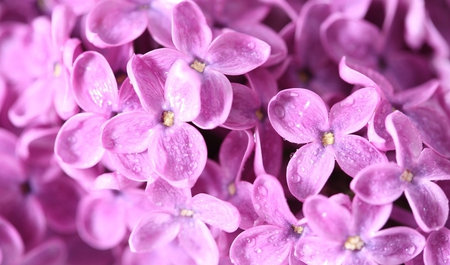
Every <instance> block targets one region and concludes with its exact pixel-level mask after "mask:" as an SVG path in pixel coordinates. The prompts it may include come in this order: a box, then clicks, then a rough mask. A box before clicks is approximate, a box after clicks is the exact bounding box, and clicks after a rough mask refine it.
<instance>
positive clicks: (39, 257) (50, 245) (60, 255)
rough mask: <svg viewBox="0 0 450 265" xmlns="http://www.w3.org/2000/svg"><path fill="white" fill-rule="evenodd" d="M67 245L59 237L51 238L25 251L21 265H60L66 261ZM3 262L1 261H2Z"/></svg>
mask: <svg viewBox="0 0 450 265" xmlns="http://www.w3.org/2000/svg"><path fill="white" fill-rule="evenodd" d="M67 256H68V253H67V246H66V244H65V243H64V241H62V240H61V239H57V238H55V239H51V240H48V241H46V242H44V243H41V244H40V245H39V246H37V247H36V248H34V249H32V250H31V251H29V252H27V254H26V255H25V257H24V258H23V260H22V262H21V263H20V264H21V265H60V264H66V262H67ZM2 264H3V263H2Z"/></svg>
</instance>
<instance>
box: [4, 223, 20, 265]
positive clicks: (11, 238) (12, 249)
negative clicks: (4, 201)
mask: <svg viewBox="0 0 450 265" xmlns="http://www.w3.org/2000/svg"><path fill="white" fill-rule="evenodd" d="M24 252H25V247H24V244H23V241H22V239H21V237H20V234H19V233H18V232H17V230H16V228H15V227H14V226H13V225H11V224H10V223H9V222H8V221H6V220H5V219H3V217H0V253H2V254H3V255H2V257H1V258H0V262H1V264H2V265H3V264H11V265H13V264H18V263H19V260H21V259H22V255H23V254H24Z"/></svg>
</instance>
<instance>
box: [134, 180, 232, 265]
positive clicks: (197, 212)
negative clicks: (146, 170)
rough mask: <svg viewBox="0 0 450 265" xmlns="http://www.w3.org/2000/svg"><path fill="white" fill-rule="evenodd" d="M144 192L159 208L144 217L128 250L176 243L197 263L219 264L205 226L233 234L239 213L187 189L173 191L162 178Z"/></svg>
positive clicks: (144, 249) (224, 203)
mask: <svg viewBox="0 0 450 265" xmlns="http://www.w3.org/2000/svg"><path fill="white" fill-rule="evenodd" d="M146 191H147V192H148V196H149V199H150V200H151V201H152V203H153V204H154V205H156V206H158V207H159V209H157V210H153V211H151V212H149V213H148V214H146V215H145V216H144V217H143V218H142V219H141V220H140V221H139V223H138V224H137V226H136V227H135V228H134V229H133V231H132V232H131V236H130V240H129V243H130V248H131V250H132V251H134V252H144V251H151V250H153V249H156V248H158V247H163V246H165V245H167V244H169V243H170V242H172V241H173V240H177V241H178V244H179V247H180V248H181V249H183V250H184V251H185V252H186V254H188V255H189V256H190V257H191V258H192V259H194V260H195V262H196V264H218V262H219V250H218V248H217V245H216V242H215V241H214V238H213V237H212V235H211V232H210V231H209V229H208V227H207V226H206V224H209V225H211V226H215V227H218V228H220V229H222V230H224V231H226V232H233V231H235V230H236V229H237V228H238V225H239V222H240V216H239V212H238V210H237V209H236V208H235V207H234V206H232V205H231V204H229V203H227V202H224V201H221V200H219V199H217V198H215V197H213V196H210V195H207V194H202V193H200V194H197V195H195V196H194V197H191V195H190V190H189V189H177V188H174V187H173V186H171V185H169V184H168V183H167V182H165V181H164V180H162V179H158V180H156V181H155V182H154V183H152V184H150V185H148V186H147V189H146ZM205 223H206V224H205ZM168 254H169V255H170V253H168Z"/></svg>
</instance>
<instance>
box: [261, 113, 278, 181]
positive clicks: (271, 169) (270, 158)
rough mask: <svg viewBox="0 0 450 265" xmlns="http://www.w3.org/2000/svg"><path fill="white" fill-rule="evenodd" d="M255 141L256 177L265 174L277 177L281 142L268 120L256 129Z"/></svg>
mask: <svg viewBox="0 0 450 265" xmlns="http://www.w3.org/2000/svg"><path fill="white" fill-rule="evenodd" d="M255 141H256V146H255V162H254V170H255V173H256V175H260V174H265V173H267V174H270V175H273V176H278V173H279V172H280V169H281V163H282V158H283V140H282V139H281V137H280V135H278V133H277V132H276V131H275V130H274V128H273V127H272V124H270V122H269V120H265V121H264V122H262V123H260V124H259V125H258V126H257V127H256V133H255Z"/></svg>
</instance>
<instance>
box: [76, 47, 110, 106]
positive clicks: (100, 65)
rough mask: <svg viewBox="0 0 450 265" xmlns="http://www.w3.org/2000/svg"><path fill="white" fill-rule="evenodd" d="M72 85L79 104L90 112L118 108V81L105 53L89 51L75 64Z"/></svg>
mask: <svg viewBox="0 0 450 265" xmlns="http://www.w3.org/2000/svg"><path fill="white" fill-rule="evenodd" d="M71 81H72V86H73V92H74V96H75V100H76V101H77V103H78V105H80V107H81V108H82V109H83V110H85V111H89V112H95V113H100V114H109V113H110V112H111V111H112V110H114V109H116V108H117V104H118V90H117V82H116V78H115V77H114V73H113V71H112V70H111V67H110V66H109V64H108V61H106V59H105V57H103V55H101V54H99V53H97V52H94V51H87V52H84V53H83V54H81V55H80V56H78V58H77V59H76V60H75V62H74V65H73V72H72V80H71Z"/></svg>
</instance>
